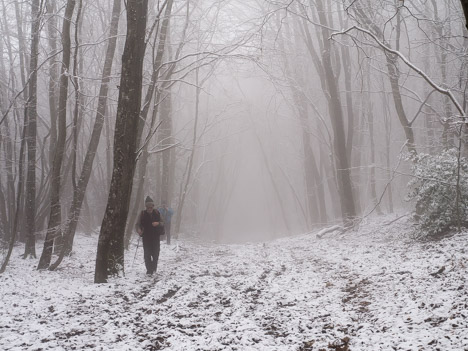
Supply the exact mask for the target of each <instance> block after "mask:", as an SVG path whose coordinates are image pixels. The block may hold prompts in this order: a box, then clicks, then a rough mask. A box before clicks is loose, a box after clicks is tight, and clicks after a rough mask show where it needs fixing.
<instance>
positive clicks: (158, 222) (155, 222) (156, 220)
mask: <svg viewBox="0 0 468 351" xmlns="http://www.w3.org/2000/svg"><path fill="white" fill-rule="evenodd" d="M152 217H153V220H152V221H153V222H152V223H151V224H152V225H153V227H157V226H162V225H163V220H162V218H161V214H160V213H159V211H158V210H153V216H152Z"/></svg>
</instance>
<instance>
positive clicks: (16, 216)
mask: <svg viewBox="0 0 468 351" xmlns="http://www.w3.org/2000/svg"><path fill="white" fill-rule="evenodd" d="M26 126H27V114H26V113H25V114H24V126H23V133H22V138H21V147H20V152H19V163H18V174H19V175H18V191H17V192H16V209H15V214H14V219H13V228H12V231H11V234H10V242H9V243H8V252H7V254H6V256H5V260H4V261H3V263H2V266H1V267H0V274H2V273H3V272H5V269H6V267H7V265H8V262H9V261H10V257H11V253H12V252H13V246H14V245H15V241H16V232H17V231H18V222H19V217H20V212H21V205H22V203H21V197H22V195H23V194H22V193H23V187H24V171H23V160H24V154H25V152H24V149H25V147H26Z"/></svg>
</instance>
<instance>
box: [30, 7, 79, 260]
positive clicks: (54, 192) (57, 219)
mask: <svg viewBox="0 0 468 351" xmlns="http://www.w3.org/2000/svg"><path fill="white" fill-rule="evenodd" d="M74 9H75V0H68V1H67V6H66V8H65V15H64V18H63V26H62V44H63V56H62V68H61V76H60V93H59V108H58V127H59V129H58V136H57V145H56V150H55V155H54V159H53V163H52V171H51V179H50V184H51V189H50V216H49V224H48V226H47V233H46V238H45V240H44V248H43V250H42V255H41V258H40V260H39V264H38V267H37V268H38V269H46V268H48V267H49V265H50V261H51V258H52V249H53V245H54V240H55V239H56V237H57V236H61V235H62V228H61V221H62V219H61V218H62V215H61V205H60V188H61V183H62V163H63V156H64V154H65V139H66V133H67V130H66V128H67V125H66V123H67V98H68V72H69V71H70V56H71V42H70V27H71V19H72V16H73V11H74Z"/></svg>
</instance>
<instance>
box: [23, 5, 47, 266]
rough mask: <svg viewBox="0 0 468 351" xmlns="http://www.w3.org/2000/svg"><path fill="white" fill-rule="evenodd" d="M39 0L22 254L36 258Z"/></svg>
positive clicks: (34, 13)
mask: <svg viewBox="0 0 468 351" xmlns="http://www.w3.org/2000/svg"><path fill="white" fill-rule="evenodd" d="M41 12H42V9H41V8H40V0H33V1H32V2H31V18H32V21H31V56H30V60H29V62H30V66H29V72H31V74H30V77H29V98H28V102H27V105H26V110H27V114H28V127H27V137H26V140H27V145H28V166H27V176H26V228H27V238H26V245H25V249H24V256H23V258H26V257H28V256H29V257H34V258H36V237H35V232H36V223H35V220H36V218H35V217H36V136H37V122H36V119H37V66H38V59H39V32H40V25H41V21H40V19H41Z"/></svg>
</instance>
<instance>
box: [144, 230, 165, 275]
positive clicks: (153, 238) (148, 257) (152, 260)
mask: <svg viewBox="0 0 468 351" xmlns="http://www.w3.org/2000/svg"><path fill="white" fill-rule="evenodd" d="M160 249H161V247H160V244H159V235H157V234H148V235H143V251H144V257H145V266H146V273H147V274H153V273H154V272H156V270H157V268H158V259H159V251H160Z"/></svg>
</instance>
